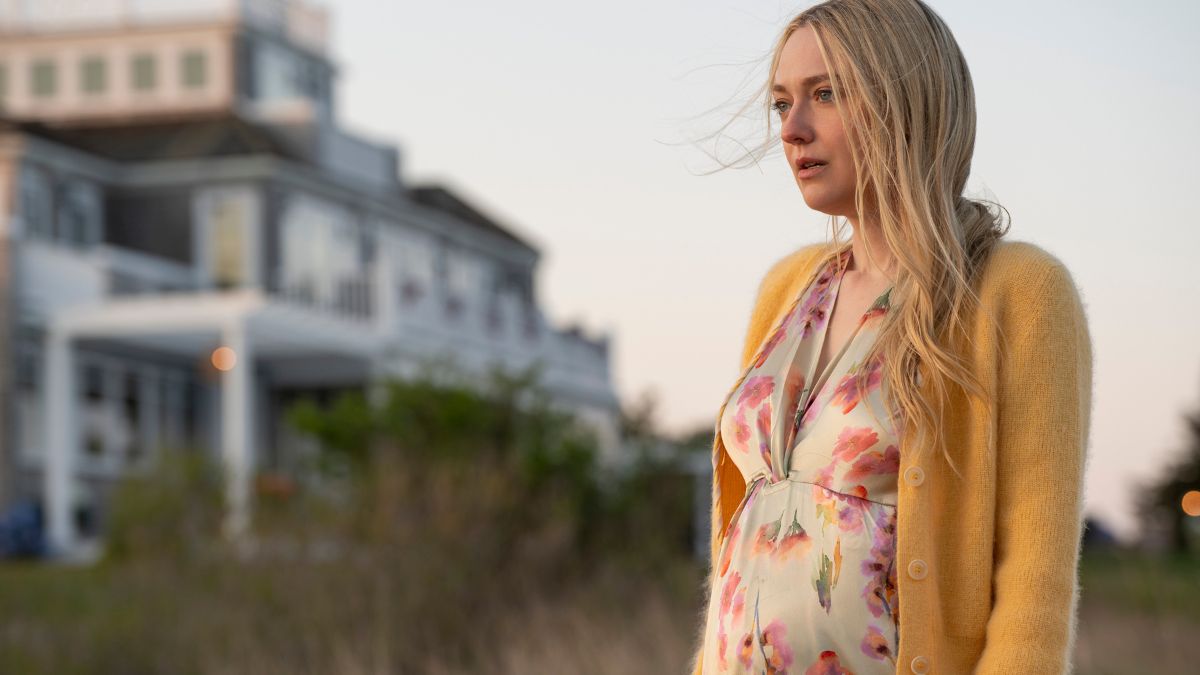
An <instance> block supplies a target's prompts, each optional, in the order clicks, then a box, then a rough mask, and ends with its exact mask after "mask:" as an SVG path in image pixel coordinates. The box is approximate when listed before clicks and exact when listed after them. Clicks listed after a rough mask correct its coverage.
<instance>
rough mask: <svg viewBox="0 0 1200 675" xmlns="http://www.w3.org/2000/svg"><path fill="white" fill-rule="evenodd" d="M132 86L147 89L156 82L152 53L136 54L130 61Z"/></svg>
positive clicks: (151, 87) (137, 88)
mask: <svg viewBox="0 0 1200 675" xmlns="http://www.w3.org/2000/svg"><path fill="white" fill-rule="evenodd" d="M129 63H130V70H131V78H132V80H133V88H134V89H136V90H138V91H148V90H150V89H153V88H154V87H155V85H156V84H157V72H156V69H155V61H154V55H153V54H138V55H136V56H134V57H133V60H131V61H130V62H129Z"/></svg>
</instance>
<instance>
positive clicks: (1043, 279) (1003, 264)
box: [979, 239, 1083, 323]
mask: <svg viewBox="0 0 1200 675" xmlns="http://www.w3.org/2000/svg"><path fill="white" fill-rule="evenodd" d="M979 296H980V298H981V299H982V300H983V302H984V303H985V304H990V305H993V306H994V308H995V309H996V312H995V314H996V315H998V316H1000V317H1004V318H1005V319H1006V320H1007V321H1009V322H1013V323H1020V322H1025V321H1029V320H1030V317H1032V316H1039V315H1042V314H1044V313H1048V314H1058V315H1060V316H1061V315H1062V313H1064V312H1067V313H1077V314H1079V315H1082V313H1083V301H1082V295H1081V293H1080V290H1079V287H1078V286H1077V284H1076V282H1075V277H1074V275H1073V274H1072V273H1071V271H1070V270H1069V269H1068V268H1067V265H1066V264H1065V263H1064V262H1063V261H1062V259H1061V258H1059V257H1058V256H1057V255H1055V254H1054V253H1051V252H1050V251H1048V250H1046V249H1045V248H1043V247H1041V246H1039V245H1037V244H1034V243H1033V242H1029V241H1020V240H1005V239H1001V240H1000V241H998V242H996V244H995V245H994V246H993V248H992V251H991V253H990V254H989V255H988V259H987V261H986V262H985V263H984V265H983V267H982V270H981V272H980V281H979Z"/></svg>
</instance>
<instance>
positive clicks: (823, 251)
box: [762, 241, 849, 290]
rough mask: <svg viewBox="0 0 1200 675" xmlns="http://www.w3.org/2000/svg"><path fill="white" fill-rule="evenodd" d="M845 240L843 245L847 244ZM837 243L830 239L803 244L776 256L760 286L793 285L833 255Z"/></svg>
mask: <svg viewBox="0 0 1200 675" xmlns="http://www.w3.org/2000/svg"><path fill="white" fill-rule="evenodd" d="M848 245H849V243H848V242H846V243H844V244H843V246H848ZM835 250H837V245H836V244H834V243H833V242H831V241H820V242H816V243H813V244H803V245H801V246H800V247H799V248H795V249H793V250H791V251H789V252H788V253H786V254H784V255H783V256H781V257H779V258H776V259H775V261H774V262H772V263H771V266H770V268H768V269H767V273H766V274H765V275H764V276H763V279H762V288H763V289H764V290H767V289H782V288H786V287H788V286H791V285H794V284H795V283H796V282H797V281H798V280H799V279H800V278H801V277H803V276H805V275H807V274H808V273H810V272H812V271H813V270H814V269H816V266H817V264H818V263H820V262H821V261H822V260H825V259H826V258H828V257H829V256H831V255H833V253H834V251H835Z"/></svg>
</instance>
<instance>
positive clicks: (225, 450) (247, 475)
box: [221, 320, 255, 537]
mask: <svg viewBox="0 0 1200 675" xmlns="http://www.w3.org/2000/svg"><path fill="white" fill-rule="evenodd" d="M224 338H225V339H224V345H225V346H226V347H229V348H230V349H232V350H233V352H234V354H236V355H237V359H236V361H235V362H234V365H233V368H231V369H229V370H226V371H223V372H222V373H221V458H222V460H223V464H224V467H225V476H226V480H227V481H228V482H227V483H226V485H227V488H226V495H225V496H226V507H227V511H226V517H225V522H224V531H225V534H226V536H228V537H238V536H240V535H242V534H244V533H245V532H246V529H247V527H248V526H249V524H250V509H251V506H252V505H251V497H252V494H251V480H252V479H253V474H254V466H255V456H254V455H255V453H254V446H253V439H254V437H255V434H254V411H253V410H251V407H252V406H253V402H254V396H253V392H254V382H253V365H254V354H253V349H252V346H251V344H250V336H249V334H248V330H247V326H246V324H245V321H244V320H236V321H234V322H232V323H231V324H229V325H228V326H226V327H225V330H224Z"/></svg>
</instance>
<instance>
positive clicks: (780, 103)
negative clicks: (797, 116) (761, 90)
mask: <svg viewBox="0 0 1200 675" xmlns="http://www.w3.org/2000/svg"><path fill="white" fill-rule="evenodd" d="M785 105H787V101H775V102H774V103H772V104H771V110H774V111H775V112H777V113H779V114H780V115H782V114H783V106H785Z"/></svg>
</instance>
